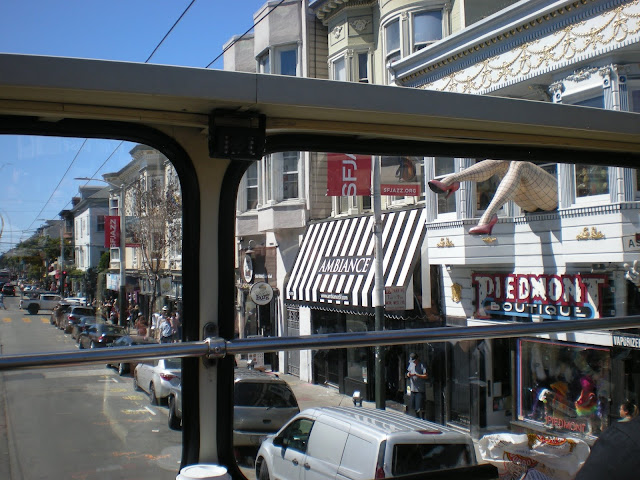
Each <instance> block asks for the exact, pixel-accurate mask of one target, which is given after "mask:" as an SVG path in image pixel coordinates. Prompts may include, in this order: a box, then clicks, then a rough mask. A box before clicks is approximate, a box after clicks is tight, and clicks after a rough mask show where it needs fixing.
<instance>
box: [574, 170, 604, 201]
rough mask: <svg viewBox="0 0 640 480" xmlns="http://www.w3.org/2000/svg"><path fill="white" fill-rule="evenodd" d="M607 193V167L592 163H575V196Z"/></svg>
mask: <svg viewBox="0 0 640 480" xmlns="http://www.w3.org/2000/svg"><path fill="white" fill-rule="evenodd" d="M605 193H609V169H608V168H607V167H599V166H593V165H576V196H578V197H589V196H591V195H602V194H605Z"/></svg>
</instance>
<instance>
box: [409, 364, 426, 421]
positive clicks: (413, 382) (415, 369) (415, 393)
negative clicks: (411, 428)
mask: <svg viewBox="0 0 640 480" xmlns="http://www.w3.org/2000/svg"><path fill="white" fill-rule="evenodd" d="M409 359H410V360H409V366H408V367H407V378H408V379H409V386H410V390H411V396H410V407H411V408H412V409H413V410H414V411H415V412H416V417H419V418H424V392H425V388H426V384H427V378H429V375H428V374H427V369H426V367H425V366H424V364H423V363H422V362H421V361H420V357H418V354H416V353H412V354H410V355H409Z"/></svg>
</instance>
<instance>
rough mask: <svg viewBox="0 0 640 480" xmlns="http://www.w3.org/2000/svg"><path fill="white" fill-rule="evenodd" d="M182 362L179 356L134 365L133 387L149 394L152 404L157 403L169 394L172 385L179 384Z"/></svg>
mask: <svg viewBox="0 0 640 480" xmlns="http://www.w3.org/2000/svg"><path fill="white" fill-rule="evenodd" d="M181 366H182V363H181V361H180V359H179V358H163V359H160V360H146V361H144V362H143V363H139V364H138V365H136V368H135V370H134V372H133V388H134V389H135V390H144V391H145V392H147V393H148V394H149V401H150V402H151V404H152V405H159V404H160V403H162V402H164V401H165V400H166V398H167V397H168V396H169V392H170V391H171V387H172V386H178V385H180V375H181Z"/></svg>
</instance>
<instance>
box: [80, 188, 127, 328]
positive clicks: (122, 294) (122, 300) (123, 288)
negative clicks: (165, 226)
mask: <svg viewBox="0 0 640 480" xmlns="http://www.w3.org/2000/svg"><path fill="white" fill-rule="evenodd" d="M74 180H85V181H92V180H95V181H96V182H104V183H106V184H107V185H109V186H110V187H111V188H113V189H114V190H120V195H119V198H118V216H119V217H120V291H119V292H118V306H119V317H120V318H119V320H118V324H119V325H125V324H126V319H127V307H126V304H127V279H126V269H125V264H126V262H125V259H126V239H125V214H124V184H120V186H118V185H116V184H114V183H111V182H108V181H106V180H101V179H99V178H90V177H75V178H74Z"/></svg>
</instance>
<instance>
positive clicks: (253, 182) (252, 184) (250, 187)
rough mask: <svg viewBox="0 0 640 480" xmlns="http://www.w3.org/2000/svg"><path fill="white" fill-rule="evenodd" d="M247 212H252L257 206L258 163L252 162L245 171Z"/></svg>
mask: <svg viewBox="0 0 640 480" xmlns="http://www.w3.org/2000/svg"><path fill="white" fill-rule="evenodd" d="M245 176H246V182H247V183H246V188H247V207H246V208H247V210H253V209H255V208H256V207H257V206H258V162H254V163H252V164H251V166H250V167H249V168H248V169H247V173H246V174H245Z"/></svg>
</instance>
